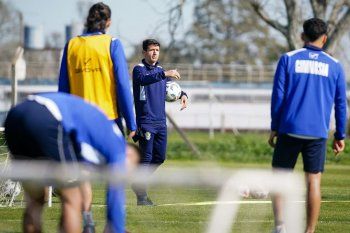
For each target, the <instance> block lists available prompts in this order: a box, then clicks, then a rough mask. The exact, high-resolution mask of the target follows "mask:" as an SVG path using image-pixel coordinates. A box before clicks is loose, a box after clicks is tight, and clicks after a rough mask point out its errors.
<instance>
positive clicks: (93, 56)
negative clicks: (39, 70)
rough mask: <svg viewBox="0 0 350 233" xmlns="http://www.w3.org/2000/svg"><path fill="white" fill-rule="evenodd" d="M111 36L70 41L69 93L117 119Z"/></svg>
mask: <svg viewBox="0 0 350 233" xmlns="http://www.w3.org/2000/svg"><path fill="white" fill-rule="evenodd" d="M111 41H112V37H111V36H109V35H93V36H78V37H75V38H73V39H71V40H70V41H69V44H68V52H67V67H68V75H69V86H70V93H71V94H73V95H77V96H80V97H82V98H83V99H85V100H86V101H88V102H90V103H93V104H95V105H97V106H98V107H100V109H101V110H102V111H104V112H105V114H106V115H107V116H108V118H109V119H116V118H118V110H117V99H116V98H117V93H116V84H115V78H114V73H113V62H112V59H111V55H110V45H111Z"/></svg>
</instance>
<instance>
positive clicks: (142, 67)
mask: <svg viewBox="0 0 350 233" xmlns="http://www.w3.org/2000/svg"><path fill="white" fill-rule="evenodd" d="M132 77H133V90H134V101H135V110H136V122H137V124H138V125H139V124H148V123H150V124H151V123H164V124H165V123H166V116H165V93H166V82H167V81H170V78H167V77H165V74H164V69H163V68H162V67H161V66H159V65H158V62H157V63H156V64H155V65H154V66H152V65H149V64H147V63H146V62H145V60H144V59H143V60H142V63H140V64H138V65H137V66H135V67H134V70H133V72H132Z"/></svg>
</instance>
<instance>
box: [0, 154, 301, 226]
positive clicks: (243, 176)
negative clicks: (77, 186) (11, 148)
mask: <svg viewBox="0 0 350 233" xmlns="http://www.w3.org/2000/svg"><path fill="white" fill-rule="evenodd" d="M0 169H1V168H0ZM87 171H88V172H87ZM146 177H149V176H148V173H147V171H145V170H138V171H135V172H132V173H128V174H115V172H114V173H113V175H112V174H111V171H110V170H109V169H108V168H107V167H103V168H98V169H91V167H85V166H83V165H81V166H77V164H75V165H73V166H70V165H68V164H64V165H59V166H58V165H53V164H52V163H47V162H33V163H30V164H28V162H26V163H21V162H16V161H15V162H12V163H11V165H10V168H9V169H6V172H4V173H2V174H1V177H0V179H13V180H33V181H38V182H46V181H50V182H57V183H60V182H62V181H66V180H71V179H74V180H91V181H106V182H110V183H114V184H119V183H135V182H137V183H139V184H142V183H145V182H147V183H148V184H150V185H167V186H169V185H171V186H172V187H174V186H179V187H193V186H203V187H214V188H216V189H217V190H221V191H220V194H219V197H218V199H217V203H216V205H215V207H214V210H213V211H212V214H211V217H210V219H208V221H209V224H208V228H207V230H206V233H217V232H220V233H229V232H232V227H233V224H234V221H235V219H236V216H237V212H238V208H239V203H240V202H239V200H240V196H239V195H238V193H239V188H240V187H241V186H242V185H244V186H247V187H249V188H250V189H255V188H262V187H263V188H264V189H266V190H268V191H269V192H271V193H275V194H279V195H281V196H282V197H284V200H285V205H284V217H285V219H284V223H285V226H286V229H287V232H288V233H297V232H298V233H299V232H302V231H303V229H304V216H305V208H304V204H303V203H304V198H305V186H304V179H303V176H301V175H299V174H296V173H291V172H273V171H270V170H233V169H225V168H180V167H173V168H165V167H163V168H161V169H159V170H158V171H157V175H154V176H151V178H150V179H147V178H146ZM228 203H230V204H228ZM232 203H235V204H232Z"/></svg>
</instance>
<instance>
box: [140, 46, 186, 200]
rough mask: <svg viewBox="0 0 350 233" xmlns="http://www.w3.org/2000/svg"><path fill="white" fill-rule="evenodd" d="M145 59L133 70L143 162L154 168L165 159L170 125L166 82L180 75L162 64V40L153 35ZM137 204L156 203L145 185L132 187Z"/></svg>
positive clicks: (182, 97) (183, 104) (183, 106)
mask: <svg viewBox="0 0 350 233" xmlns="http://www.w3.org/2000/svg"><path fill="white" fill-rule="evenodd" d="M142 48H143V52H142V53H143V56H144V59H143V60H142V63H141V64H139V65H137V66H135V67H134V70H133V90H134V101H135V109H136V123H137V127H138V135H137V138H138V139H139V145H140V149H141V152H142V158H141V164H142V165H143V166H145V167H149V166H152V169H155V168H157V167H158V166H160V165H161V164H162V163H163V162H164V160H165V153H166V146H167V126H166V115H165V92H166V82H167V81H169V80H170V78H172V79H180V74H179V73H178V72H177V71H176V70H167V71H165V70H164V69H163V68H162V67H161V66H159V63H158V59H159V50H160V44H159V42H158V41H156V40H154V39H147V40H145V41H143V44H142ZM180 99H181V104H182V107H181V110H182V109H184V108H186V107H187V95H186V93H185V92H182V94H181V96H180ZM133 189H134V191H135V194H136V197H137V204H138V205H153V203H152V201H151V200H150V199H149V198H148V196H147V192H146V188H142V187H141V188H140V187H138V188H136V187H133Z"/></svg>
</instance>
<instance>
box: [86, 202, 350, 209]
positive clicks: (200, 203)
mask: <svg viewBox="0 0 350 233" xmlns="http://www.w3.org/2000/svg"><path fill="white" fill-rule="evenodd" d="M321 202H322V203H350V200H346V201H337V200H334V201H332V200H330V201H321ZM297 203H305V201H297ZM254 204H271V201H267V200H252V201H250V200H245V201H244V200H243V201H221V202H220V201H203V202H188V203H170V204H160V205H155V206H154V207H166V206H209V205H254ZM92 206H93V207H98V208H103V207H106V205H105V204H93V205H92Z"/></svg>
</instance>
